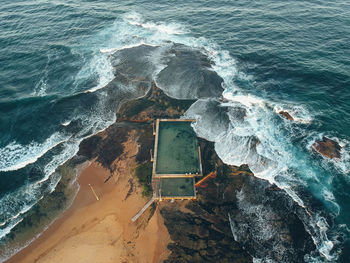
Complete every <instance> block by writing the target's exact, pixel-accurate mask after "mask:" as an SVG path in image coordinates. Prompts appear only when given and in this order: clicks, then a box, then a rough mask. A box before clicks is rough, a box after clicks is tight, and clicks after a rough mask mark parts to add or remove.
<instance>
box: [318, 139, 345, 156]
mask: <svg viewBox="0 0 350 263" xmlns="http://www.w3.org/2000/svg"><path fill="white" fill-rule="evenodd" d="M312 148H313V149H314V150H316V151H317V152H318V153H320V154H322V155H323V156H325V157H327V158H331V159H333V158H338V159H339V158H340V157H341V153H340V151H341V146H340V145H339V144H338V143H337V142H336V141H334V140H332V139H329V138H327V137H323V138H322V140H317V141H316V142H315V143H314V144H313V145H312Z"/></svg>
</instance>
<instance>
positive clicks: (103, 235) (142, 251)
mask: <svg viewBox="0 0 350 263" xmlns="http://www.w3.org/2000/svg"><path fill="white" fill-rule="evenodd" d="M124 146H125V151H124V153H123V155H122V156H120V158H118V160H116V161H115V162H114V164H113V165H115V168H116V169H115V171H116V172H114V176H113V177H112V178H111V179H110V180H109V181H108V182H107V183H104V181H105V179H106V178H108V177H109V175H110V171H109V170H106V169H104V168H103V167H101V166H100V165H99V164H97V163H96V162H92V163H91V164H90V166H88V167H87V168H85V169H84V170H83V171H82V173H81V175H80V177H79V180H78V182H79V184H80V190H79V192H78V194H77V197H76V199H75V200H74V202H73V205H72V206H71V207H70V208H69V209H68V210H67V211H66V212H65V213H64V214H63V216H62V217H61V218H60V219H58V220H57V221H56V222H55V223H53V224H52V225H51V226H50V227H49V229H48V230H47V231H45V232H44V233H43V235H41V236H40V237H39V238H38V239H37V240H36V241H34V242H33V243H32V244H31V245H29V246H28V247H27V248H25V249H24V250H22V251H21V252H19V253H18V254H16V255H15V256H14V257H12V258H11V259H10V260H9V261H8V263H14V262H16V263H17V262H38V263H50V262H55V263H56V262H65V263H70V262H72V263H80V262H84V263H87V262H93V263H99V262H101V263H102V262H103V263H108V262H161V261H163V260H164V259H165V258H166V257H167V256H168V255H169V253H170V252H169V251H168V250H167V245H168V243H169V242H170V236H169V233H168V231H167V229H166V227H165V226H164V222H163V219H162V217H161V215H160V213H159V210H158V208H157V209H156V210H155V212H154V215H153V216H152V217H151V219H150V220H149V221H148V219H149V217H150V215H151V211H150V209H148V211H146V212H145V213H144V214H143V215H142V216H141V217H140V218H139V219H138V221H137V222H135V223H132V222H131V218H132V217H133V216H134V215H135V214H136V213H137V212H138V211H139V209H140V208H142V207H143V205H144V204H145V203H146V202H147V201H148V200H147V199H145V198H142V196H141V192H142V189H140V188H139V186H138V182H137V179H135V178H133V176H132V173H133V169H134V167H135V165H136V162H135V155H136V153H137V151H138V147H139V146H138V145H137V143H136V138H135V133H134V132H131V133H130V134H129V139H128V141H127V142H126V143H125V144H124ZM89 184H91V185H92V186H93V188H94V190H95V192H96V194H97V195H98V197H99V198H100V200H99V201H97V200H96V199H95V197H94V195H93V193H92V191H91V189H90V187H89Z"/></svg>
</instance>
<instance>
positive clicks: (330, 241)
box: [0, 0, 350, 263]
mask: <svg viewBox="0 0 350 263" xmlns="http://www.w3.org/2000/svg"><path fill="white" fill-rule="evenodd" d="M0 21H1V22H0V33H1V34H0V261H3V260H5V259H6V258H8V257H9V256H11V255H12V254H13V253H15V252H16V251H18V250H19V249H21V248H22V247H23V246H26V245H27V244H28V243H30V242H31V241H32V240H33V239H35V237H36V236H38V235H40V233H41V232H42V231H43V230H44V229H45V228H46V227H47V226H48V225H49V224H50V223H51V222H52V221H53V220H54V219H55V218H56V217H57V216H59V214H60V213H61V212H62V211H64V209H66V208H67V207H68V206H69V204H70V202H71V200H72V199H73V198H74V195H75V193H76V191H77V189H78V186H77V185H76V182H75V179H76V171H75V170H74V169H69V166H67V167H65V168H62V167H61V168H58V167H59V166H60V165H62V164H63V163H65V162H66V161H67V160H69V159H70V158H71V157H72V156H74V155H75V154H76V153H77V151H78V149H79V143H80V142H81V141H82V140H83V139H84V138H87V137H89V136H91V135H93V134H95V133H97V132H98V131H101V130H103V129H105V128H106V127H108V126H109V125H111V124H112V123H113V122H114V121H115V120H116V111H117V109H118V107H119V106H120V105H121V103H123V102H124V101H125V100H126V99H130V98H136V97H139V96H142V95H143V94H144V92H145V91H144V90H138V89H137V88H136V87H135V86H133V84H132V83H131V82H129V83H127V82H125V83H121V84H120V85H117V86H115V87H113V88H114V89H113V92H111V91H110V88H109V89H108V90H107V89H106V88H105V87H106V86H107V84H108V83H110V82H111V81H112V80H113V78H114V74H115V70H119V69H120V70H122V68H123V67H124V68H126V67H131V70H129V71H128V72H127V73H128V74H130V75H133V76H141V77H143V78H145V79H149V80H152V81H155V82H156V84H157V85H158V86H159V87H160V88H161V89H162V90H163V91H164V92H165V93H166V94H167V95H169V96H171V97H174V98H179V99H196V102H195V103H194V104H193V105H192V106H191V107H190V108H189V109H188V111H187V112H185V117H190V118H196V119H197V122H196V124H194V129H195V131H196V133H197V135H198V136H199V137H202V138H205V139H207V140H209V141H213V142H215V150H216V152H217V153H218V155H219V157H220V158H221V159H222V160H223V161H224V162H225V163H227V164H232V165H240V164H243V163H244V164H248V165H249V167H250V169H251V170H252V171H253V172H254V174H255V176H256V177H259V178H263V179H266V180H268V181H269V182H271V183H274V184H276V185H277V186H278V187H279V188H281V189H284V190H285V191H286V192H287V194H288V195H289V196H290V197H291V198H292V199H293V200H294V202H296V203H297V204H298V205H299V206H300V207H302V208H303V209H304V210H305V214H306V215H307V216H305V217H303V218H300V220H301V221H302V223H303V224H304V227H305V229H306V230H307V232H308V233H309V234H310V235H311V236H312V240H313V242H314V244H315V246H316V250H315V251H313V252H311V253H310V254H309V255H307V256H306V257H305V261H306V262H344V263H345V262H350V252H349V251H350V241H349V238H350V194H349V192H350V191H349V189H350V145H349V143H350V48H349V43H350V3H349V2H347V1H342V0H340V1H326V0H318V1H290V2H285V1H279V2H277V1H271V0H262V1H242V0H238V1H202V0H196V1H176V3H175V2H174V1H123V0H120V1H107V0H104V1H102V0H98V1H78V0H69V1H60V0H57V1H45V0H41V1H24V0H23V1H18V0H11V1H9V0H3V1H2V5H1V6H0ZM174 45H177V46H179V47H180V48H182V50H185V54H187V53H186V52H188V54H189V55H188V56H186V55H185V56H184V57H182V58H181V59H178V60H176V59H173V57H174V54H172V53H171V52H168V51H169V50H170V49H171V48H172V47H173V46H174ZM140 47H143V48H140ZM144 47H148V48H146V49H145V48H144ZM145 50H146V51H145ZM190 52H192V53H190ZM193 52H194V53H193ZM196 52H197V53H196ZM201 56H204V57H205V58H207V59H209V60H210V61H211V63H210V64H208V65H204V66H203V63H201V62H202V61H203V58H202V57H201ZM169 61H170V62H169ZM118 67H119V68H118ZM199 67H205V68H206V69H208V70H209V71H213V72H216V73H217V74H218V75H219V76H220V77H221V78H222V83H211V84H212V85H213V87H215V88H216V90H218V89H219V90H220V98H219V97H217V96H216V95H215V92H213V94H212V95H211V94H202V93H201V92H200V90H199V89H198V87H199V86H200V85H198V83H201V81H203V76H201V75H200V74H199V73H198V72H199V69H200V68H199ZM222 109H225V111H224V113H223V111H222ZM281 110H284V111H288V112H289V113H290V114H291V115H292V116H293V118H294V121H289V120H286V119H284V118H281V116H279V114H278V112H279V111H281ZM242 111H244V118H242ZM323 136H326V137H328V138H331V139H333V140H335V141H336V142H338V143H339V144H340V145H341V146H342V150H341V158H340V159H328V158H326V157H323V156H321V155H320V154H318V153H316V152H315V151H313V150H311V146H312V144H313V143H314V142H315V141H316V140H318V139H321V138H322V137H323ZM257 142H258V143H257ZM255 146H256V147H255ZM243 196H244V194H243V193H240V195H239V198H238V200H243V199H244V198H243ZM242 198H243V199H242ZM57 200H59V202H57ZM242 202H243V201H242ZM242 204H243V203H242ZM246 205H247V204H246V203H245V206H246ZM252 209H254V208H253V207H252ZM252 211H253V210H250V211H249V213H252V214H254V215H256V214H259V215H262V216H263V217H264V216H267V215H264V213H267V212H268V211H264V208H263V207H260V208H259V211H255V212H254V211H253V212H252ZM244 212H246V211H245V210H244V209H242V213H244ZM252 220H253V219H252ZM257 222H258V223H259V224H260V225H259V228H257V229H258V230H257V231H256V236H257V237H256V238H264V235H265V234H266V233H264V229H265V230H266V229H269V228H268V227H264V226H263V225H261V224H264V223H263V220H259V221H257ZM240 234H241V235H244V231H243V230H240V229H237V231H236V235H238V236H237V237H235V238H238V239H239V235H240ZM279 249H280V248H279ZM254 262H275V261H273V260H272V259H269V258H264V257H262V258H255V259H254Z"/></svg>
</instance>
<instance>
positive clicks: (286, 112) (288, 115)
mask: <svg viewBox="0 0 350 263" xmlns="http://www.w3.org/2000/svg"><path fill="white" fill-rule="evenodd" d="M278 114H279V115H281V116H282V117H283V118H285V119H287V120H290V121H294V118H293V117H292V115H290V114H289V112H288V111H283V110H281V111H280V112H278Z"/></svg>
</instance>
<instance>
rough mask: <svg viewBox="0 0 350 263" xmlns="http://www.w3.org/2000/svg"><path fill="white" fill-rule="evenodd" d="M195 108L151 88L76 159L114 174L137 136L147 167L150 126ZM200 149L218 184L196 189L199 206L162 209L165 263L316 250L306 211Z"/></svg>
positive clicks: (289, 257) (282, 256) (285, 257)
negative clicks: (166, 233) (130, 138)
mask: <svg viewBox="0 0 350 263" xmlns="http://www.w3.org/2000/svg"><path fill="white" fill-rule="evenodd" d="M193 102H194V101H184V100H175V99H172V98H170V97H168V96H167V95H166V94H165V93H164V92H162V91H161V90H159V89H158V88H157V87H156V86H155V85H154V84H152V88H151V89H150V90H149V92H148V94H147V95H146V96H145V97H143V98H141V99H138V100H133V101H129V102H128V103H126V104H124V105H123V106H122V107H121V108H120V110H119V113H118V116H117V122H116V123H115V124H113V125H112V126H110V127H109V128H107V129H106V130H105V131H103V132H101V133H99V134H97V135H95V136H92V137H90V138H88V139H87V140H85V141H84V142H82V143H81V145H80V150H79V153H78V155H80V156H84V157H85V158H87V159H95V158H96V160H97V161H98V162H100V163H101V164H102V165H103V166H104V167H106V168H109V169H111V170H113V169H114V168H113V165H112V161H111V160H115V159H116V158H118V157H119V156H121V154H122V153H123V151H124V146H123V143H124V142H125V140H126V135H127V134H128V133H129V132H130V131H132V130H135V131H136V134H137V138H138V139H137V140H138V142H139V144H140V148H139V151H138V153H137V155H136V160H137V163H139V164H142V163H146V162H149V161H150V150H151V149H153V143H154V141H153V140H154V138H153V133H152V123H151V120H153V119H154V118H157V117H173V118H174V117H175V118H176V117H179V116H181V115H182V114H183V112H184V111H186V110H187V109H188V108H189V107H190V105H191V104H192V103H193ZM239 113H240V112H239ZM242 118H244V116H243V115H242ZM254 142H255V144H258V143H259V141H258V140H256V141H254ZM200 147H201V154H202V161H203V162H202V163H203V174H205V175H206V174H208V173H210V172H212V171H216V173H217V176H216V177H215V178H211V179H209V180H208V181H206V187H204V188H199V189H197V191H198V192H197V201H183V202H180V201H178V202H175V203H170V202H169V203H166V202H162V203H161V204H160V206H159V208H160V212H161V215H162V216H163V218H164V223H165V225H166V227H167V229H168V231H169V234H170V238H171V240H172V241H173V242H172V243H170V244H169V245H168V249H169V250H170V251H171V254H170V256H169V257H168V259H167V260H166V261H165V262H169V263H170V262H240V263H245V262H252V256H253V257H256V258H264V259H272V260H274V261H276V262H303V257H304V255H305V254H306V253H309V252H310V251H312V250H313V249H314V247H313V243H312V240H311V238H310V236H309V234H308V233H307V232H306V231H305V228H304V225H303V223H302V222H301V221H300V220H299V218H298V213H302V212H300V211H299V210H298V209H299V208H300V207H298V206H297V205H296V204H295V202H294V201H293V200H291V198H290V197H289V196H288V195H287V194H286V193H285V192H284V191H282V190H280V189H279V188H278V187H276V186H273V185H270V184H269V183H268V182H267V181H265V180H261V179H258V178H255V177H254V176H253V174H252V172H251V171H250V170H249V167H248V166H247V165H242V166H240V167H236V166H229V165H225V164H224V163H223V162H222V161H221V160H220V159H219V158H218V156H217V154H216V153H215V150H214V144H213V143H211V142H208V141H205V140H200ZM264 230H267V231H268V232H267V234H266V232H264Z"/></svg>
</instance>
